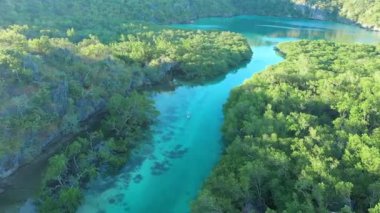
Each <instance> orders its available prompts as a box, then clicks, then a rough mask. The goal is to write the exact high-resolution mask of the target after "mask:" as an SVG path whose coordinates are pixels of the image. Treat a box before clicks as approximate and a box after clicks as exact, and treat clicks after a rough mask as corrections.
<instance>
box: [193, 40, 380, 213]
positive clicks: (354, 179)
mask: <svg viewBox="0 0 380 213" xmlns="http://www.w3.org/2000/svg"><path fill="white" fill-rule="evenodd" d="M277 49H278V51H279V52H280V54H281V55H283V56H284V57H285V61H283V62H281V63H280V64H278V65H274V66H271V67H269V68H268V69H267V70H265V71H263V72H261V73H259V74H257V75H255V76H253V77H252V78H251V79H249V80H248V81H247V82H246V83H244V84H243V85H242V86H239V87H237V88H235V89H234V90H233V91H232V93H231V95H230V97H229V100H228V102H227V103H226V105H225V106H224V114H225V121H224V125H223V134H224V138H225V141H226V146H227V147H226V151H225V153H224V154H223V156H222V159H221V161H220V162H219V164H218V165H217V166H216V168H215V169H214V170H213V172H212V175H211V176H210V177H209V178H208V180H207V181H206V183H205V185H204V187H203V190H202V191H201V193H200V194H199V196H198V198H197V199H196V201H195V202H194V203H193V205H192V211H193V212H231V213H233V212H256V211H257V212H278V211H281V212H282V211H286V212H371V213H375V212H379V210H380V194H379V192H380V190H379V186H380V185H379V184H380V182H379V180H380V173H379V165H380V164H379V162H380V158H379V157H380V146H379V145H380V123H379V121H380V111H379V110H380V102H379V100H380V93H379V91H380V88H379V85H380V78H379V77H380V73H379V70H380V69H379V68H380V46H379V45H377V46H376V45H364V44H340V43H334V42H328V41H298V42H289V43H281V44H279V45H278V47H277Z"/></svg>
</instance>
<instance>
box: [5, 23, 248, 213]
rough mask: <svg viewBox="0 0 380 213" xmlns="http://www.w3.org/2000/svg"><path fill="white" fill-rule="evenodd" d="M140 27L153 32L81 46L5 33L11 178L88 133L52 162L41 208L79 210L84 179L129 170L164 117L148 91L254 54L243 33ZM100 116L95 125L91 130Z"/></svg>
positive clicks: (21, 29)
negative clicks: (136, 152) (128, 163)
mask: <svg viewBox="0 0 380 213" xmlns="http://www.w3.org/2000/svg"><path fill="white" fill-rule="evenodd" d="M137 27H138V28H144V30H145V31H144V32H137V33H135V34H127V35H121V39H120V40H119V41H117V42H111V43H108V44H106V43H102V42H101V41H100V40H99V39H98V38H97V37H95V36H89V37H88V38H85V39H83V40H82V41H80V42H78V43H73V42H71V41H70V35H71V34H73V33H75V32H73V31H69V32H67V34H68V37H66V38H51V37H48V36H46V35H41V36H39V37H36V38H33V37H27V34H28V28H27V27H26V26H12V27H10V28H6V29H3V30H0V46H1V47H2V49H1V51H0V53H1V54H0V61H1V65H2V66H1V69H2V70H1V71H2V72H1V75H2V78H3V79H7V81H3V82H2V85H1V97H2V99H3V101H1V103H2V105H1V109H2V111H1V112H2V113H3V116H2V117H1V124H0V125H1V129H2V131H1V137H0V138H1V149H0V150H1V152H0V154H1V155H0V156H1V157H2V158H3V159H4V157H5V161H4V160H3V161H2V163H3V164H2V165H3V166H5V167H3V169H4V168H5V169H7V168H8V170H5V171H3V172H4V173H3V175H5V176H7V174H10V173H11V172H13V171H15V170H16V169H17V168H18V167H19V166H21V165H23V164H25V163H27V162H30V161H32V160H33V159H34V158H35V156H37V155H39V153H41V152H42V151H43V150H44V149H45V148H46V147H47V146H48V145H49V146H51V145H53V144H52V143H58V142H59V138H64V137H68V136H70V135H73V134H74V135H75V134H79V135H80V137H79V138H77V139H75V140H74V141H72V142H70V143H68V144H67V145H65V146H64V147H63V149H62V152H58V154H56V155H54V156H53V157H51V158H50V159H49V165H48V168H47V170H46V174H45V175H44V178H43V189H42V192H41V197H40V200H38V201H37V203H39V205H38V206H39V210H40V211H41V212H54V211H58V212H59V211H64V212H74V211H75V209H76V207H77V206H78V205H79V204H80V200H81V187H83V186H84V184H85V183H87V182H88V181H89V180H90V179H92V178H94V177H96V176H97V175H98V174H106V173H107V174H110V173H114V172H115V171H118V169H120V168H121V167H122V166H123V165H124V164H125V162H126V160H127V159H128V156H129V154H130V151H131V150H132V149H133V148H134V147H135V146H138V143H139V142H141V141H143V140H144V137H143V136H144V135H149V134H148V132H149V131H148V129H149V125H150V124H152V123H153V122H154V120H155V117H156V115H157V112H156V111H155V109H154V106H153V102H152V100H151V99H150V98H149V97H148V95H147V94H144V92H143V91H144V88H150V87H152V86H154V85H157V84H158V85H159V84H160V83H161V82H167V81H171V80H172V79H179V80H181V81H184V82H192V83H194V82H203V81H207V80H211V79H215V78H219V77H220V76H223V75H225V74H227V73H228V72H229V71H230V70H231V69H233V68H235V67H238V66H239V65H241V64H242V63H245V62H247V61H248V60H249V59H250V58H251V56H252V51H251V49H250V46H249V45H248V42H247V41H246V39H245V38H244V37H242V36H241V35H238V34H236V33H231V32H213V31H191V30H171V29H161V30H159V29H158V28H155V30H154V31H153V30H152V31H150V30H149V29H148V27H145V26H141V25H139V26H137ZM5 100H11V101H5ZM99 112H103V113H100V114H101V116H100V117H98V118H95V120H98V121H97V122H96V123H95V124H94V125H95V128H90V129H89V128H87V127H86V126H87V124H86V123H87V120H88V119H90V118H91V117H92V116H93V115H95V114H97V113H99ZM8 140H14V141H13V143H6V141H8ZM20 148H22V149H20ZM7 158H8V159H7ZM7 165H9V167H6V166H7ZM3 177H4V176H3Z"/></svg>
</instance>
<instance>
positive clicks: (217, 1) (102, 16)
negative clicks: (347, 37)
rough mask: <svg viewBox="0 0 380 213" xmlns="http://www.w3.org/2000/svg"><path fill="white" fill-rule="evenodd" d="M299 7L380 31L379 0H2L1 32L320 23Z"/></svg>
mask: <svg viewBox="0 0 380 213" xmlns="http://www.w3.org/2000/svg"><path fill="white" fill-rule="evenodd" d="M296 4H300V5H306V6H307V7H308V8H314V9H315V8H319V9H325V10H326V11H327V12H328V13H327V15H326V17H325V18H326V19H332V20H336V19H339V18H338V16H341V17H343V18H348V19H350V20H352V21H354V22H358V23H360V24H363V25H366V26H369V27H373V26H374V27H377V28H379V27H380V15H379V14H380V3H379V1H375V0H361V1H357V0H265V1H263V0H108V1H107V2H103V1H99V0H87V1H84V0H66V1H43V0H19V1H11V0H0V5H1V8H0V26H7V25H10V24H28V25H33V26H39V27H43V28H46V29H48V30H49V31H50V33H54V30H57V29H59V30H60V29H70V28H74V29H78V30H79V31H82V30H83V31H84V32H83V33H80V34H83V35H87V34H89V33H95V32H97V33H98V34H102V35H103V36H102V37H104V38H108V37H110V36H111V35H112V32H113V31H118V29H119V28H120V26H121V25H122V24H124V23H125V22H126V21H127V20H138V21H150V22H158V23H178V22H185V21H190V20H193V19H197V18H201V17H210V16H231V15H247V14H250V15H274V16H292V17H315V15H316V14H315V13H316V11H315V10H309V9H308V8H303V7H298V6H297V5H296ZM317 13H318V11H317ZM317 16H318V15H317Z"/></svg>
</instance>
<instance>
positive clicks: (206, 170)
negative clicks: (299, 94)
mask: <svg viewBox="0 0 380 213" xmlns="http://www.w3.org/2000/svg"><path fill="white" fill-rule="evenodd" d="M174 27H177V28H187V29H208V30H209V29H211V30H228V31H234V32H239V33H242V34H243V35H245V36H246V37H247V39H248V40H249V42H250V44H251V46H252V48H253V51H254V55H253V57H252V60H251V62H250V63H249V64H248V65H247V66H246V67H244V68H241V69H238V70H236V72H231V73H230V74H228V75H227V76H226V77H225V78H224V79H222V80H220V81H217V82H213V83H209V84H207V85H202V86H192V87H190V86H181V87H178V88H177V89H176V90H175V91H171V92H158V93H156V94H154V100H155V104H156V107H157V109H158V110H159V111H160V113H161V114H160V116H159V118H158V122H157V123H156V124H155V125H154V126H153V127H152V128H153V132H154V135H153V139H152V141H151V142H150V143H147V144H146V145H144V146H143V147H142V148H140V149H139V150H137V151H136V153H135V154H134V157H133V159H131V160H130V163H129V164H128V165H126V167H125V169H124V170H123V171H122V172H121V173H120V174H119V175H117V176H115V177H107V178H101V179H99V180H97V181H96V182H94V183H92V184H91V185H90V186H89V189H88V190H87V191H86V197H85V203H84V204H83V206H81V208H80V209H79V210H78V212H79V213H90V212H91V213H92V212H94V213H96V212H107V213H114V212H115V213H116V212H132V213H186V212H189V207H190V203H191V200H192V199H193V198H194V197H195V196H196V195H197V192H198V191H199V190H200V188H201V186H202V183H203V182H204V181H205V179H206V178H207V177H208V175H209V174H210V172H211V170H212V168H213V167H214V166H215V164H216V163H217V162H218V159H219V158H220V155H221V152H222V143H221V138H222V135H221V131H220V128H221V125H222V123H223V113H222V107H223V104H224V103H225V102H226V100H227V98H228V95H229V93H230V91H231V90H232V89H233V88H234V87H236V86H238V85H240V84H242V83H243V82H244V80H245V79H247V78H249V77H251V76H252V75H253V74H255V73H257V72H259V71H262V70H263V69H265V68H266V67H268V66H270V65H273V64H276V63H279V62H280V61H282V58H281V57H280V56H278V55H277V54H276V53H275V51H274V49H273V48H274V46H275V45H276V44H277V43H278V42H283V41H293V40H298V39H328V40H335V41H341V42H365V43H374V42H380V34H379V33H374V32H369V31H366V30H363V29H360V28H358V27H355V26H349V25H343V24H337V23H333V22H320V21H311V20H302V19H288V18H274V17H235V18H209V19H201V20H198V21H197V22H195V23H194V24H191V25H176V26H174Z"/></svg>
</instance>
